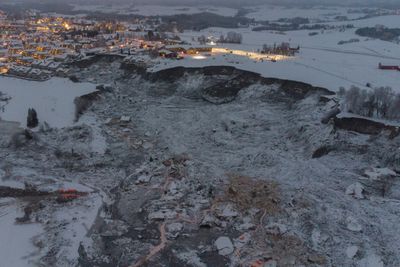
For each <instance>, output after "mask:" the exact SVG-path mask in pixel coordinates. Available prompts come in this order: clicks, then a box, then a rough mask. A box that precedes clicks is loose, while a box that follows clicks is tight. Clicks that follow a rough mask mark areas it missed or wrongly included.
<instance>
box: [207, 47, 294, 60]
mask: <svg viewBox="0 0 400 267" xmlns="http://www.w3.org/2000/svg"><path fill="white" fill-rule="evenodd" d="M212 53H216V54H232V55H237V56H242V57H247V58H250V59H254V60H275V61H281V60H286V59H289V58H292V57H289V56H283V55H273V54H261V53H256V52H249V51H246V50H238V49H227V48H217V47H216V48H212Z"/></svg>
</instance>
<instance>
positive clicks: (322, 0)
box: [0, 0, 400, 7]
mask: <svg viewBox="0 0 400 267" xmlns="http://www.w3.org/2000/svg"><path fill="white" fill-rule="evenodd" d="M3 1H8V2H14V3H15V2H21V1H25V2H42V3H43V2H48V3H55V2H59V3H75V4H86V5H87V4H89V3H99V4H116V3H131V4H161V5H210V4H211V5H224V6H234V7H238V6H239V7H240V6H241V7H246V6H249V5H255V4H266V3H274V4H286V5H287V4H297V5H305V4H311V5H319V4H329V5H353V6H354V5H357V6H360V5H362V6H367V5H370V6H374V5H385V4H389V5H390V4H391V5H398V6H400V0H0V2H3Z"/></svg>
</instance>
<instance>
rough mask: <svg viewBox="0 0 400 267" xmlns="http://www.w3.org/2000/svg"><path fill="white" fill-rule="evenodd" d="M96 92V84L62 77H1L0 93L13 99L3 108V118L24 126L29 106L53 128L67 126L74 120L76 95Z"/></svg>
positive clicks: (0, 112) (0, 115) (1, 113)
mask: <svg viewBox="0 0 400 267" xmlns="http://www.w3.org/2000/svg"><path fill="white" fill-rule="evenodd" d="M93 91H95V86H94V85H93V84H90V83H73V82H72V81H70V80H68V79H63V78H52V79H51V80H48V81H45V82H35V81H28V80H22V79H15V78H9V77H3V76H2V77H0V92H3V93H4V94H6V95H8V96H9V97H11V100H10V101H9V103H8V104H6V105H5V106H4V110H0V118H1V119H3V120H8V121H16V122H19V123H21V125H22V126H23V127H24V126H26V118H27V114H28V109H29V108H34V109H35V110H36V112H37V113H38V118H39V122H44V121H45V122H47V123H48V124H49V125H50V126H51V127H57V128H61V127H65V126H68V125H71V124H72V123H73V121H74V116H75V105H74V99H75V97H77V96H81V95H84V94H88V93H91V92H93ZM2 104H3V103H2Z"/></svg>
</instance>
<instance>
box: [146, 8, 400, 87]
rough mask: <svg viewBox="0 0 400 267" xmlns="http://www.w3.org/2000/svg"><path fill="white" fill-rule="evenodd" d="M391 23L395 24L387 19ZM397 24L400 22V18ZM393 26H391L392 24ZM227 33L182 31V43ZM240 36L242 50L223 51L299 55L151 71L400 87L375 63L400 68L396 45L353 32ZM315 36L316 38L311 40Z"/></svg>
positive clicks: (217, 59)
mask: <svg viewBox="0 0 400 267" xmlns="http://www.w3.org/2000/svg"><path fill="white" fill-rule="evenodd" d="M389 17H390V18H391V19H392V20H393V21H391V22H390V20H389V22H390V23H392V22H393V23H394V22H395V19H394V18H393V17H396V16H389ZM397 17H398V23H400V16H397ZM379 21H382V22H383V21H384V18H382V19H379V20H378V18H376V19H370V20H362V22H365V24H362V23H361V21H359V22H358V23H359V26H362V25H373V24H374V23H375V22H379ZM391 25H394V24H391ZM228 31H231V30H229V29H223V28H209V29H206V30H203V31H201V32H185V33H184V34H182V36H181V37H182V39H184V40H186V41H188V42H193V41H192V38H193V37H194V38H195V39H196V38H197V37H198V36H200V35H205V36H214V37H219V36H220V35H222V34H226V33H227V32H228ZM235 31H239V32H240V33H241V34H242V35H243V43H242V44H240V45H235V44H224V47H225V48H229V49H241V50H246V51H257V50H258V49H260V48H262V45H263V44H268V45H273V44H274V43H277V44H279V43H281V42H289V43H290V44H291V45H292V46H293V47H296V46H298V45H299V46H300V47H301V51H300V53H299V54H297V55H296V56H295V57H293V58H290V59H287V60H283V61H278V62H275V63H273V62H270V61H264V62H259V61H254V60H251V59H248V58H246V57H241V56H235V55H230V54H227V55H224V56H221V55H213V56H212V57H207V58H205V59H202V60H198V59H193V58H190V57H189V58H186V59H185V60H181V61H162V62H161V63H160V64H158V65H157V66H155V67H154V68H153V69H152V70H153V71H157V70H160V69H164V68H168V67H172V66H187V67H203V66H209V65H231V66H235V67H237V68H239V69H244V70H249V71H254V72H257V73H260V74H261V75H263V76H264V77H275V78H281V79H290V80H296V81H302V82H306V83H310V84H312V85H315V86H321V87H325V88H328V89H330V90H332V91H337V90H338V89H339V87H341V86H344V87H350V86H351V85H356V86H359V87H365V86H366V84H367V83H369V84H371V86H373V87H378V86H390V87H392V88H393V89H395V90H400V88H399V87H398V85H399V83H398V81H399V79H400V73H399V72H396V71H382V70H379V69H378V64H379V63H382V64H387V65H399V64H400V46H399V45H398V44H395V43H391V42H385V41H381V40H375V39H369V38H365V37H360V36H357V35H356V34H355V31H356V28H355V29H347V30H346V31H344V32H342V31H339V30H336V29H335V30H325V31H309V30H302V31H289V32H284V33H277V32H272V31H261V32H254V31H252V30H251V29H235ZM311 32H317V33H318V35H315V36H309V33H311ZM354 38H356V39H359V42H356V43H348V44H344V45H339V44H338V42H340V41H348V40H350V39H354Z"/></svg>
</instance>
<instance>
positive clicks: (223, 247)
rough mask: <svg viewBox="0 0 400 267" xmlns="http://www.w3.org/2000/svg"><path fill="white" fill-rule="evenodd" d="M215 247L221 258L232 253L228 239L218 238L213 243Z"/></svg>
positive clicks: (230, 242) (225, 237) (231, 246)
mask: <svg viewBox="0 0 400 267" xmlns="http://www.w3.org/2000/svg"><path fill="white" fill-rule="evenodd" d="M214 245H215V247H216V248H217V250H218V254H219V255H221V256H228V255H230V254H232V253H233V250H234V248H233V244H232V241H231V240H230V238H229V237H227V236H221V237H219V238H218V239H217V240H216V241H215V243H214Z"/></svg>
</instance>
